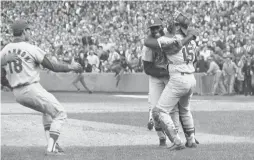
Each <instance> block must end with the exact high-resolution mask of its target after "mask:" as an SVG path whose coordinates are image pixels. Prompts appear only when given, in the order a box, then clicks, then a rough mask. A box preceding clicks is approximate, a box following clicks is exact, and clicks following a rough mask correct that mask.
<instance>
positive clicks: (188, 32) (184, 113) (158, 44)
mask: <svg viewBox="0 0 254 160" xmlns="http://www.w3.org/2000/svg"><path fill="white" fill-rule="evenodd" d="M189 24H190V21H189V19H188V18H187V16H185V15H184V14H182V13H181V12H178V11H176V12H175V14H174V15H173V17H172V18H171V19H169V20H168V22H167V25H168V26H167V30H168V33H166V34H165V36H162V37H160V38H158V39H155V38H154V39H151V40H150V41H147V42H146V43H145V45H146V46H147V47H150V48H154V49H157V48H159V49H161V50H162V53H163V54H164V55H165V56H166V57H167V59H168V67H167V69H168V72H169V75H170V79H169V82H168V84H167V85H166V86H165V88H164V90H163V92H162V94H161V96H160V98H159V100H158V103H157V104H156V107H154V108H153V110H152V116H153V119H154V121H155V124H156V123H157V124H159V126H160V127H161V128H162V129H163V131H164V132H165V134H166V135H167V136H168V138H169V139H170V140H171V141H172V142H173V143H174V145H172V146H171V147H170V148H169V149H170V150H180V149H184V148H185V146H186V147H189V148H194V147H197V144H198V141H196V139H195V128H194V122H193V118H192V114H191V112H190V99H191V97H192V94H193V88H194V87H195V85H196V80H195V77H194V74H193V73H194V71H195V69H194V66H193V62H194V60H195V57H196V56H195V52H194V51H195V42H194V43H193V42H191V41H192V40H194V39H195V38H196V36H197V35H198V31H196V30H194V29H191V28H190V27H189ZM172 34H173V35H174V36H173V37H172ZM177 104H178V105H177ZM176 107H178V109H179V115H180V122H181V124H182V127H183V131H184V133H185V137H186V144H185V145H184V143H183V142H182V140H181V139H180V136H179V134H178V132H177V128H176V126H175V124H174V121H173V120H172V118H171V117H170V116H169V113H171V112H172V111H173V110H175V108H176Z"/></svg>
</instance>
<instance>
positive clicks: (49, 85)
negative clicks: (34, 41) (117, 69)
mask: <svg viewBox="0 0 254 160" xmlns="http://www.w3.org/2000/svg"><path fill="white" fill-rule="evenodd" d="M83 75H84V79H85V82H86V84H87V86H88V87H89V88H90V89H91V90H93V91H95V92H123V93H148V76H147V75H146V74H144V73H126V74H124V75H123V76H122V78H121V80H120V82H119V85H118V87H116V78H115V74H114V73H83ZM75 77H77V74H76V73H54V72H47V71H42V72H41V81H40V83H41V84H42V86H43V87H44V88H45V89H47V90H48V91H76V88H75V87H74V86H73V85H72V82H73V81H74V79H75ZM195 77H196V80H197V85H196V88H195V90H194V93H195V94H199V95H206V94H210V93H211V88H212V84H213V76H204V75H203V74H201V73H195ZM78 85H79V86H80V89H81V91H84V90H85V89H84V88H83V87H82V85H81V84H80V82H78Z"/></svg>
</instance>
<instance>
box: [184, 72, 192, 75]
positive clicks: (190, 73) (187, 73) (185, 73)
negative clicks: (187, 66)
mask: <svg viewBox="0 0 254 160" xmlns="http://www.w3.org/2000/svg"><path fill="white" fill-rule="evenodd" d="M185 74H193V73H188V72H181V75H185Z"/></svg>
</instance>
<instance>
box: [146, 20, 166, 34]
mask: <svg viewBox="0 0 254 160" xmlns="http://www.w3.org/2000/svg"><path fill="white" fill-rule="evenodd" d="M148 28H149V29H150V31H151V35H152V36H153V37H155V38H158V37H160V36H162V35H164V32H163V24H162V21H161V19H160V18H154V19H151V20H150V21H148Z"/></svg>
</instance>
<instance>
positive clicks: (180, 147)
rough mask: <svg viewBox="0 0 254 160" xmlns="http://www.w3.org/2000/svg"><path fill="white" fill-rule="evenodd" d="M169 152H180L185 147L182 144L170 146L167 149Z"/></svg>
mask: <svg viewBox="0 0 254 160" xmlns="http://www.w3.org/2000/svg"><path fill="white" fill-rule="evenodd" d="M168 149H169V150H170V151H178V150H182V149H185V146H184V144H183V143H180V144H175V143H174V144H173V145H172V146H170V147H169V148H168Z"/></svg>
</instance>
